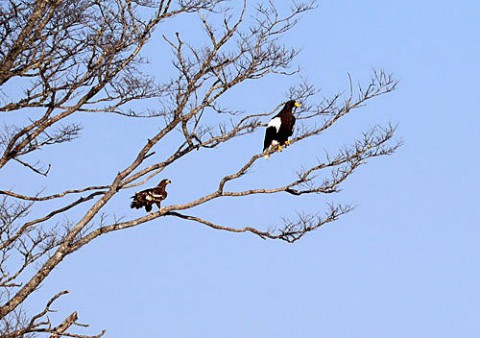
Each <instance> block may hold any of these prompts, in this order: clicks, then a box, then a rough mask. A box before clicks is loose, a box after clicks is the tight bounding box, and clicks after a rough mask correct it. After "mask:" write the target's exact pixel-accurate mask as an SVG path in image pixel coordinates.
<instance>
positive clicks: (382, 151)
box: [0, 0, 399, 338]
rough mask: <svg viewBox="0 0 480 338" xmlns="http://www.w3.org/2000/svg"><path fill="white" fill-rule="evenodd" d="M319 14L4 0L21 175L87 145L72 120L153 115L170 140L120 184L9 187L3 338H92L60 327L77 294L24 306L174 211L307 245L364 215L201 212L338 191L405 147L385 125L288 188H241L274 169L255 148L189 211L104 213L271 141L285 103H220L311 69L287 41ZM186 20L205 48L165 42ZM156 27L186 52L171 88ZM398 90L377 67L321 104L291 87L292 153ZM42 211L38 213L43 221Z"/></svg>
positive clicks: (5, 140) (178, 39)
mask: <svg viewBox="0 0 480 338" xmlns="http://www.w3.org/2000/svg"><path fill="white" fill-rule="evenodd" d="M314 7H315V3H314V2H307V3H297V2H292V4H291V7H290V10H289V11H288V12H287V13H281V12H280V11H279V9H278V8H276V7H275V5H274V2H273V1H270V2H265V1H260V2H259V3H257V4H250V3H249V4H247V1H244V2H243V3H240V2H233V1H226V0H177V1H172V0H161V1H157V0H136V1H135V0H109V1H98V0H79V1H77V0H63V1H61V0H36V1H34V0H9V1H2V2H0V41H1V49H0V85H1V92H0V112H1V113H3V114H18V115H22V116H28V120H26V122H24V123H23V124H22V123H13V124H8V123H4V124H3V126H2V127H1V128H2V130H1V135H0V170H4V169H5V168H6V167H7V166H19V174H18V175H19V178H20V175H23V174H22V171H21V168H25V169H23V173H25V172H33V173H35V174H38V175H41V176H45V177H46V178H45V179H47V180H48V178H49V172H50V165H49V164H46V163H44V162H41V161H32V160H31V158H32V157H31V156H30V155H31V154H32V153H35V152H37V151H38V150H41V149H46V148H48V147H50V146H52V145H55V146H56V149H57V150H56V151H59V152H61V151H62V147H61V146H60V144H62V143H65V142H71V141H73V140H74V139H75V138H77V137H79V135H80V132H81V126H80V125H78V124H76V123H72V122H69V121H70V120H69V119H68V117H70V116H72V115H73V114H80V113H95V114H99V113H105V114H119V115H122V116H126V117H131V118H140V117H143V118H151V119H155V120H156V121H157V123H158V124H159V125H161V128H160V129H159V131H158V132H156V133H155V134H152V135H148V136H147V137H146V138H145V144H144V145H143V146H142V147H141V148H140V149H138V153H137V154H136V156H135V157H134V158H132V159H131V161H130V162H129V164H128V165H126V166H125V167H124V168H123V170H121V171H119V172H118V173H116V175H115V178H114V179H113V180H112V181H111V182H109V183H108V184H99V185H95V186H82V187H71V188H70V189H68V190H64V191H61V192H58V193H55V194H50V195H42V194H41V192H38V191H36V192H30V194H28V193H24V192H19V191H14V189H11V188H8V187H5V184H6V182H4V181H2V183H1V184H2V186H3V187H1V188H2V189H4V190H0V195H2V196H1V201H0V220H1V222H0V270H1V275H0V319H1V325H0V334H1V336H2V337H5V338H6V337H31V336H35V335H41V334H44V335H49V336H50V337H61V336H66V337H87V336H86V335H82V334H77V333H72V332H71V330H72V326H74V325H81V324H78V322H77V314H76V312H73V313H71V314H70V315H68V316H65V317H64V319H63V320H62V321H60V322H59V323H53V322H52V320H51V316H50V313H51V311H52V305H53V304H54V302H55V301H56V300H57V299H58V298H59V297H61V296H62V295H64V294H65V293H67V291H60V292H59V293H58V294H56V295H53V296H52V297H51V299H50V300H49V301H48V302H47V303H46V305H45V306H44V307H43V308H42V309H40V310H38V312H37V310H35V313H34V314H31V312H32V311H31V310H29V311H27V310H26V309H25V308H24V307H22V304H24V302H25V300H26V299H27V298H28V297H29V296H30V295H31V294H32V293H34V292H36V291H37V290H38V288H39V286H40V285H41V284H42V282H43V281H44V280H45V278H47V276H49V274H50V273H51V272H52V271H53V270H54V269H55V268H56V267H57V266H58V264H59V263H60V262H61V261H62V260H63V259H64V258H65V257H66V256H68V255H70V254H71V253H73V252H75V251H76V250H78V249H79V248H81V247H83V246H84V245H86V244H88V243H89V242H91V241H92V240H94V239H95V238H97V237H99V236H103V235H106V234H108V233H110V232H113V231H118V230H122V229H127V228H130V227H134V226H137V225H139V224H142V223H145V222H148V221H151V220H154V219H158V218H161V217H167V216H169V217H172V218H177V219H184V220H189V221H192V222H196V223H199V224H203V225H206V226H208V227H211V228H214V229H218V230H224V231H230V232H250V233H253V234H255V235H258V236H259V237H261V238H263V239H280V240H284V241H287V242H294V241H296V240H298V239H300V238H301V237H302V236H303V235H305V234H306V233H307V232H310V231H313V230H316V229H317V228H319V227H320V226H322V225H323V224H326V223H329V222H332V221H335V220H337V219H338V217H339V216H341V215H342V214H345V213H346V212H348V211H349V210H350V209H351V208H350V207H349V206H345V205H330V206H328V208H327V209H328V210H327V212H326V214H325V215H323V216H319V215H308V214H303V213H299V215H300V216H299V217H298V219H294V220H287V219H284V222H283V224H279V225H278V227H277V228H276V229H265V227H262V226H248V227H244V228H235V227H234V226H232V225H221V224H216V223H215V222H214V221H212V220H208V219H204V218H202V217H200V216H198V215H196V214H195V207H197V206H200V205H208V204H209V203H210V202H212V201H214V200H218V199H224V198H226V197H228V198H229V199H230V200H231V201H232V203H235V200H237V199H238V198H242V197H244V196H249V195H256V194H257V195H258V194H262V195H266V196H270V195H274V194H284V193H286V194H290V195H292V196H295V197H298V198H302V196H303V195H307V194H330V193H333V192H336V191H338V190H339V186H340V185H341V184H342V182H344V181H345V180H346V179H347V178H348V177H349V176H350V175H351V174H352V172H353V171H354V170H355V169H357V168H358V167H359V166H360V165H362V164H364V163H365V162H366V161H367V160H368V159H370V158H373V157H377V156H383V155H389V154H391V153H393V152H394V151H395V149H396V148H397V147H398V146H399V142H395V141H392V137H393V134H394V129H395V128H394V127H392V126H387V127H384V128H382V127H375V128H373V129H372V130H370V131H368V132H365V133H364V134H363V137H362V138H360V139H358V140H356V141H355V142H354V143H353V144H352V145H351V146H349V147H345V148H343V149H339V151H338V153H336V154H331V155H326V156H324V160H318V163H315V165H310V166H305V164H304V163H299V164H298V166H299V168H302V169H299V171H298V174H297V176H296V177H290V178H288V177H287V178H285V182H284V183H283V184H281V185H279V186H277V187H273V188H272V187H269V188H267V187H265V186H257V187H254V188H249V189H245V190H237V189H232V188H231V186H232V182H233V181H236V180H238V179H239V178H241V177H242V176H244V175H246V174H247V173H248V172H249V170H250V169H252V168H253V167H254V166H255V165H256V164H257V163H258V162H259V161H263V155H264V154H262V153H256V150H255V151H252V154H253V155H252V156H251V157H250V158H249V159H248V160H247V161H246V162H245V163H243V164H242V165H241V166H240V167H239V168H238V169H237V170H235V171H233V172H231V173H227V174H225V175H224V176H223V177H220V178H219V179H218V180H217V181H215V182H213V183H212V189H211V192H209V193H207V194H204V195H203V196H200V197H197V198H193V199H188V198H189V196H186V197H185V198H186V199H185V201H184V202H182V203H181V204H176V205H164V206H162V208H161V209H160V210H158V211H156V212H154V213H151V214H146V215H144V216H141V217H138V218H134V219H127V218H125V216H124V215H115V221H112V222H108V221H107V218H105V217H104V210H105V208H106V206H107V205H108V204H109V203H110V202H111V200H112V198H113V197H114V196H116V195H117V194H119V193H120V192H121V191H123V190H125V189H129V188H132V187H137V186H140V185H143V184H145V183H147V182H149V181H150V180H151V179H152V178H154V177H157V176H158V175H159V174H160V173H162V172H163V171H164V170H165V169H166V168H168V167H170V166H172V165H173V164H174V163H176V162H177V161H178V160H179V159H181V158H183V157H185V156H188V155H190V154H192V152H193V151H208V150H209V149H213V148H221V147H222V145H223V144H225V143H226V142H228V141H231V140H234V139H241V138H242V137H244V136H246V135H248V134H252V133H263V132H264V127H265V125H266V123H265V122H266V121H268V117H269V116H270V115H271V114H273V113H274V112H275V111H277V110H278V109H279V108H280V106H281V104H279V105H278V106H276V107H271V110H270V111H268V112H264V113H258V114H248V113H245V112H243V111H242V110H241V109H235V108H231V107H227V106H225V103H223V102H224V101H222V100H220V99H221V98H222V97H223V96H224V94H225V93H227V92H228V91H230V90H231V89H232V88H233V87H235V86H238V85H239V84H241V83H245V82H246V81H247V80H256V79H261V78H264V77H267V76H269V75H272V74H275V76H287V77H288V76H290V75H294V74H297V73H298V72H299V70H298V69H296V68H294V64H293V62H294V59H295V57H296V56H297V54H298V50H296V49H294V48H289V47H287V46H285V45H284V44H283V43H282V36H284V35H285V33H287V32H288V31H289V30H291V29H292V27H294V26H295V25H296V24H297V22H298V20H299V17H300V15H301V14H302V13H304V12H306V11H309V10H311V9H313V8H314ZM186 15H191V16H192V17H194V18H196V19H197V20H198V24H199V25H201V26H202V27H203V30H204V32H205V36H206V40H205V41H204V42H202V44H200V45H198V44H197V45H196V44H195V43H193V42H192V41H188V36H185V34H183V33H173V34H166V33H165V34H163V35H162V25H163V24H164V23H165V22H171V23H172V24H175V18H178V17H182V16H186ZM155 29H157V31H156V32H155V37H158V39H156V43H158V44H160V43H162V42H163V44H164V46H165V53H168V51H169V50H170V51H171V52H172V55H173V63H172V66H173V67H172V69H170V70H169V71H170V72H171V73H173V74H175V75H174V76H172V77H170V78H169V79H168V80H166V81H165V80H162V81H159V80H158V79H156V78H154V77H152V76H149V75H147V74H145V73H146V72H145V69H148V68H147V67H148V65H147V64H146V62H145V61H146V60H145V59H144V58H143V57H142V56H141V54H140V52H141V50H142V48H143V47H144V46H145V45H146V44H147V42H148V41H149V40H150V39H151V38H152V34H153V33H154V30H155ZM159 34H160V35H159ZM169 74H170V73H169ZM396 84H397V83H396V81H395V80H394V79H393V78H392V77H391V76H390V75H389V74H386V73H385V72H383V71H376V72H374V74H373V76H372V78H371V81H370V82H368V83H366V84H363V85H357V86H354V85H353V84H352V81H350V88H348V89H347V90H346V91H344V92H340V93H338V94H336V95H333V97H330V98H321V99H320V100H319V99H318V96H319V95H318V93H317V90H316V89H315V87H314V86H312V85H309V84H307V83H304V82H301V83H299V85H297V86H295V87H291V88H289V89H287V88H286V90H287V91H286V95H285V100H288V99H290V98H294V99H296V100H298V101H300V102H301V103H302V108H301V109H300V110H299V111H298V112H297V114H296V115H297V127H296V133H295V135H294V137H293V139H292V140H291V144H292V145H291V147H292V148H296V147H301V146H302V141H303V140H305V139H308V138H313V137H316V136H318V135H320V134H322V133H323V132H324V131H325V130H327V129H329V128H331V127H332V126H333V125H335V124H336V122H337V121H339V120H340V119H341V118H343V117H345V116H346V115H348V114H350V113H352V112H353V111H354V110H356V109H358V108H360V107H362V106H364V104H365V103H366V102H367V101H369V100H370V99H372V98H375V97H377V96H379V95H383V94H385V93H388V92H390V91H392V90H394V89H395V86H396ZM18 88H23V92H22V93H20V94H19V93H18ZM152 99H154V100H156V101H155V102H156V103H155V106H159V104H160V106H161V109H145V110H142V111H140V110H136V109H135V108H132V107H135V105H131V103H133V102H138V101H146V102H147V104H148V102H150V101H149V100H152ZM174 132H175V133H178V132H180V135H182V136H181V138H182V139H181V141H180V142H179V143H178V144H177V146H176V147H175V148H172V149H168V155H167V156H165V157H160V156H158V155H156V154H155V152H154V151H155V149H156V147H159V146H160V145H161V144H162V141H163V140H164V139H165V138H166V136H167V135H169V134H171V133H174ZM260 148H261V145H259V149H260ZM270 152H273V151H270ZM147 159H149V161H147ZM152 159H153V163H152V162H151V160H152ZM47 162H48V161H47ZM302 166H303V167H302ZM160 176H161V175H160ZM155 180H157V179H155ZM47 182H48V181H47ZM47 184H48V183H47ZM232 197H234V198H232ZM190 198H191V197H190ZM126 203H128V201H127V202H126ZM39 206H40V208H39ZM34 208H37V209H35V210H36V212H35V213H34V212H32V211H33V210H34ZM39 210H40V211H39ZM71 210H79V214H80V213H81V215H82V216H81V217H78V218H70V217H69V218H67V217H66V216H65V214H66V213H67V212H69V211H71ZM84 210H86V211H84ZM39 212H40V214H39ZM66 219H68V221H67V220H66ZM52 224H55V225H54V226H52ZM102 334H103V332H102V333H100V334H98V335H97V336H101V335H102ZM88 337H91V336H88ZM93 337H95V336H93Z"/></svg>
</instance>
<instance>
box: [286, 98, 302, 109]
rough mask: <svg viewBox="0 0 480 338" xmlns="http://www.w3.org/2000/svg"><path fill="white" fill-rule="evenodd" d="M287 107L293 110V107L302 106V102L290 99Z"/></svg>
mask: <svg viewBox="0 0 480 338" xmlns="http://www.w3.org/2000/svg"><path fill="white" fill-rule="evenodd" d="M285 107H286V108H287V109H290V110H292V109H293V107H297V108H298V107H300V103H298V102H297V101H295V100H290V101H288V102H287V103H285Z"/></svg>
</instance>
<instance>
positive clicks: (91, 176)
mask: <svg viewBox="0 0 480 338" xmlns="http://www.w3.org/2000/svg"><path fill="white" fill-rule="evenodd" d="M282 3H283V2H282ZM285 3H286V2H285ZM479 15H480V3H479V2H478V1H467V0H463V1H421V2H419V1H409V0H406V1H401V2H400V1H380V0H368V1H353V0H350V1H347V0H336V1H322V2H321V3H320V4H319V7H318V8H317V9H316V10H315V11H312V12H310V13H307V14H305V15H304V16H303V18H302V21H301V23H300V24H299V25H298V26H297V27H296V28H295V29H294V30H293V31H292V32H290V33H289V34H288V36H287V37H286V42H287V43H289V44H291V45H293V46H295V47H299V48H301V49H302V53H301V54H300V56H299V57H298V59H297V62H298V64H300V65H301V66H302V68H303V70H304V72H305V74H308V79H309V80H310V81H311V82H313V83H315V84H317V85H318V86H319V87H320V88H322V90H323V92H325V93H326V94H331V93H334V92H336V91H338V90H341V89H344V88H346V87H347V86H348V77H347V74H348V73H349V74H351V76H352V77H353V79H354V80H356V79H359V80H367V79H368V77H369V74H370V72H371V70H372V68H373V67H375V68H382V69H385V70H387V71H389V72H393V73H394V74H395V75H396V77H397V78H398V79H399V80H400V84H399V87H398V89H397V90H395V91H394V92H393V93H391V94H389V95H387V96H384V97H381V98H379V99H377V100H374V101H372V102H371V103H370V104H369V105H368V106H367V107H365V108H363V109H362V110H361V111H359V113H358V114H357V113H355V114H354V115H353V116H351V117H349V118H347V119H345V121H341V122H340V123H339V126H338V127H337V128H335V129H334V130H332V131H330V133H331V134H329V135H326V136H325V137H320V138H319V139H318V141H317V142H316V143H309V144H308V147H312V148H310V149H316V147H318V149H319V153H322V151H323V149H334V148H332V145H335V144H337V142H340V143H342V142H348V141H349V140H350V141H351V140H354V139H355V137H357V136H358V135H360V132H361V131H362V130H365V129H368V127H370V126H372V125H375V124H376V123H380V124H386V123H389V122H392V123H398V124H399V127H398V134H397V135H398V137H401V138H402V139H403V140H404V145H403V146H402V147H401V148H400V149H399V150H398V152H397V153H396V154H395V155H393V156H390V157H387V158H380V159H374V160H372V161H370V162H369V163H368V164H367V165H366V166H364V167H362V168H361V169H360V170H359V171H358V172H356V173H355V174H354V175H353V176H352V177H351V179H350V180H348V181H347V182H346V183H345V184H344V185H343V189H344V190H343V192H341V193H340V194H338V195H335V196H327V197H326V198H317V199H315V198H306V199H304V200H301V201H297V200H293V199H291V198H288V197H284V196H279V197H273V198H272V199H271V200H268V201H266V200H265V198H263V199H250V200H248V201H245V202H243V201H242V202H241V203H239V204H218V205H215V206H216V207H215V208H206V209H202V212H203V213H204V215H208V216H211V217H213V218H214V219H216V220H219V221H222V222H231V223H232V225H247V224H248V225H257V224H258V225H269V224H271V223H272V224H274V223H275V222H277V221H278V216H279V215H283V214H285V213H286V214H287V215H294V212H295V210H302V209H303V210H316V209H322V208H323V207H324V206H325V205H324V203H325V202H329V201H332V200H334V201H339V202H346V203H352V204H355V205H356V206H357V208H356V209H355V210H354V211H353V212H351V213H350V214H348V215H346V216H345V217H343V218H342V219H341V220H340V221H338V222H336V223H333V224H329V225H327V226H325V227H324V228H321V229H319V230H318V231H316V232H314V233H312V234H309V235H308V236H306V237H305V238H303V239H302V240H301V241H299V242H297V243H295V244H286V243H283V242H275V241H263V240H261V239H259V238H257V237H254V236H252V235H248V234H237V235H235V234H230V233H223V232H217V231H213V230H212V229H209V228H205V227H202V226H201V225H197V224H193V223H186V222H179V221H177V220H174V219H159V220H155V221H154V222H151V223H147V224H144V225H141V226H139V227H137V228H134V229H130V230H127V231H123V232H119V233H114V234H111V235H108V236H106V237H104V238H101V239H99V240H97V241H94V242H93V243H91V244H90V245H88V246H87V247H85V248H83V249H82V250H80V251H79V252H77V253H76V254H74V255H73V256H72V257H69V258H67V259H66V260H65V261H64V262H63V263H62V264H61V265H60V267H59V269H58V270H57V271H56V272H55V273H54V274H52V275H51V276H50V278H49V279H47V281H46V283H45V284H44V286H43V288H42V289H41V292H40V294H39V295H36V296H35V298H33V299H32V302H33V303H34V304H35V302H37V301H38V302H40V301H43V299H44V298H42V297H45V298H46V297H47V296H48V295H50V293H52V292H56V291H59V290H62V289H65V288H68V289H69V290H70V291H71V292H72V293H71V295H69V296H67V297H64V298H63V299H62V300H61V301H60V303H59V304H58V308H59V309H62V310H63V311H69V310H74V309H76V310H78V312H79V315H80V319H81V321H83V322H86V323H91V324H92V325H91V329H92V330H93V331H98V330H100V329H103V328H106V329H107V334H106V337H175V338H194V337H195V338H197V337H208V338H217V337H218V338H220V337H222V338H223V337H229V338H235V337H276V338H287V337H303V338H319V337H320V338H347V337H348V338H375V337H379V338H380V337H382V338H384V337H389V338H397V337H398V338H402V337H419V338H420V337H421V338H426V337H432V338H433V337H435V338H443V337H445V338H447V337H448V338H451V337H456V338H463V337H465V338H471V337H478V336H480V323H479V321H478V314H479V312H480V309H479V304H480V289H479V287H478V285H480V272H479V266H480V250H479V247H480V229H479V227H478V225H479V223H480V222H479V221H480V219H479V218H480V217H479V216H480V212H479V208H478V207H479V206H480V198H479V197H478V190H479V188H480V183H479V182H480V180H479V179H478V171H479V169H480V160H479V156H478V153H479V151H478V144H479V143H480V135H479V133H478V131H477V129H478V126H479V125H480V118H479V112H478V104H477V102H476V99H477V97H478V77H479V75H480V35H479V32H480V23H479V20H478V17H479ZM156 46H159V47H158V48H160V46H161V44H160V43H156V42H155V41H152V45H151V46H150V47H149V48H150V49H149V50H148V52H149V53H151V55H152V56H154V55H155V53H157V54H161V53H162V51H164V49H159V50H156V49H155V48H157V47H156ZM153 61H155V60H153ZM153 63H154V64H155V62H153ZM265 86H266V87H268V89H267V88H265V92H263V91H262V89H261V88H260V89H259V88H258V87H254V88H255V90H252V94H251V95H247V97H245V96H242V97H234V96H233V95H232V97H231V98H230V99H231V102H232V103H235V104H239V105H240V104H241V105H243V106H242V109H246V110H249V109H252V110H263V111H265V110H267V109H270V108H271V107H272V106H274V105H276V104H277V103H278V101H279V100H282V99H283V98H284V97H283V96H282V95H283V92H284V90H285V89H286V88H282V85H281V84H278V83H268V81H267V82H266V83H265ZM277 87H278V93H275V94H272V95H269V94H268V95H267V94H266V93H269V92H270V90H271V88H277ZM245 92H248V87H247V88H246V89H245V90H244V91H243V93H245ZM243 95H244V94H243ZM127 122H128V121H127V120H125V119H122V118H118V117H111V116H110V117H100V118H99V119H96V120H95V121H94V120H91V119H90V120H88V119H87V120H86V121H83V124H84V126H85V130H84V133H83V136H82V138H81V139H79V140H77V141H75V142H73V143H72V144H69V145H65V146H63V147H64V148H63V150H64V151H68V153H69V161H65V159H64V157H63V159H62V158H58V166H59V169H57V170H60V171H61V170H65V171H66V170H67V169H68V168H69V167H78V166H81V168H82V170H81V171H82V174H81V175H80V176H79V177H76V178H75V179H77V180H78V182H85V184H91V183H92V184H103V183H105V182H108V180H109V179H110V178H111V177H112V172H115V170H118V169H117V168H121V167H122V165H124V164H125V163H127V161H129V160H130V158H131V157H132V156H133V154H134V151H135V149H136V148H135V147H138V146H139V145H140V144H142V143H143V142H144V137H143V134H142V133H143V132H144V131H145V130H154V129H149V128H153V127H152V125H151V122H142V123H140V124H137V127H136V128H132V129H127V130H125V128H126V126H128V124H127ZM119 135H120V136H122V135H125V136H129V137H131V140H132V141H131V142H130V143H131V148H126V149H119V148H120V147H117V146H116V145H115V144H113V143H112V142H113V141H112V140H115V138H118V137H119ZM262 137H263V135H261V134H260V133H257V134H255V135H253V136H252V137H251V138H249V139H248V145H253V146H256V145H257V146H258V149H256V150H255V151H260V147H261V142H262V140H261V139H262ZM93 145H100V149H99V150H98V153H97V154H96V155H95V156H96V157H95V160H94V161H92V162H91V163H85V160H84V157H83V156H84V155H83V153H82V151H84V150H85V149H88V147H91V146H93ZM122 145H123V144H122ZM297 149H298V150H297ZM245 151H246V150H245V148H242V147H240V146H238V147H234V148H232V150H231V151H229V152H227V153H226V154H224V153H222V152H220V151H216V150H215V151H213V152H212V153H211V154H208V155H206V156H205V157H203V158H194V159H192V161H185V162H184V163H183V164H182V165H181V166H178V167H176V168H173V169H172V170H170V171H168V172H166V173H165V175H168V176H169V178H170V179H171V180H172V181H173V183H172V185H171V186H169V193H170V195H169V200H168V201H169V202H171V203H175V202H176V201H180V200H182V198H183V197H184V194H192V195H196V194H198V193H201V192H202V191H205V190H208V189H209V188H210V187H211V185H209V183H211V182H212V181H211V180H209V179H210V178H213V177H214V176H215V174H216V173H222V172H228V171H229V170H232V169H234V168H237V167H238V165H239V164H240V163H241V161H242V160H244V159H245V158H247V157H249V156H251V152H245ZM249 151H251V150H249ZM302 151H305V148H302V147H291V148H288V149H287V150H286V152H285V153H282V154H281V156H285V157H284V158H285V159H286V160H287V159H288V160H291V161H293V162H295V161H296V160H299V159H301V158H302ZM47 154H50V153H48V152H47ZM52 156H55V155H54V154H52ZM67 162H68V163H67ZM212 163H214V164H215V169H212V166H211V164H212ZM279 164H282V158H280V156H276V158H272V159H271V161H270V162H268V163H262V164H261V165H260V167H259V168H258V169H256V170H255V172H254V173H253V174H252V175H253V176H252V178H251V179H252V180H253V181H255V180H261V179H262V175H267V176H268V175H273V176H274V175H275V172H274V170H273V166H276V165H279ZM193 165H195V167H192V166H193ZM288 170H291V169H288ZM209 175H211V176H209ZM264 177H266V176H264ZM60 178H62V177H61V175H60ZM68 179H71V178H70V177H67V176H64V177H63V180H62V179H59V181H58V182H57V183H55V184H54V185H53V186H48V188H47V190H52V191H58V190H59V189H62V187H63V186H64V184H67V183H68ZM249 179H250V178H249ZM27 183H28V181H22V182H19V183H17V187H18V186H20V187H21V186H22V185H23V184H25V185H26V184H27ZM116 203H117V204H115V207H116V208H121V207H125V208H128V205H127V204H126V202H124V201H118V202H116ZM134 212H135V211H130V210H127V211H126V213H128V215H136V214H134ZM289 213H290V214H289ZM251 222H255V223H254V224H251ZM37 297H38V298H37ZM39 304H43V302H42V303H39Z"/></svg>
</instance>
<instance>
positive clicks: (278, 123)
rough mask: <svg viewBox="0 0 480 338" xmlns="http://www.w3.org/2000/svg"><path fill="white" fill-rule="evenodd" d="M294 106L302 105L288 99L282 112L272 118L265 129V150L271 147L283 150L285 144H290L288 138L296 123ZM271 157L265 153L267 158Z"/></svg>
mask: <svg viewBox="0 0 480 338" xmlns="http://www.w3.org/2000/svg"><path fill="white" fill-rule="evenodd" d="M294 107H300V104H299V103H298V102H297V101H295V100H290V101H288V102H287V103H285V106H283V109H282V110H281V111H280V113H278V114H277V115H275V116H274V117H273V118H272V119H271V120H270V122H269V123H268V125H267V130H266V131H265V141H263V151H264V152H265V151H267V150H269V149H270V147H277V149H278V151H282V149H283V146H285V145H287V146H288V145H289V144H290V141H289V140H288V138H289V137H290V136H292V134H293V126H294V125H295V116H293V113H292V110H293V108H294ZM269 157H270V156H269V155H268V154H266V155H265V158H266V159H267V160H268V158H269Z"/></svg>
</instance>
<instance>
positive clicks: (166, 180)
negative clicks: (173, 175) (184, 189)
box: [158, 178, 172, 187]
mask: <svg viewBox="0 0 480 338" xmlns="http://www.w3.org/2000/svg"><path fill="white" fill-rule="evenodd" d="M169 183H172V181H170V180H169V179H168V178H165V179H163V180H162V181H161V182H160V183H159V184H158V185H160V186H162V187H165V186H166V185H167V184H169Z"/></svg>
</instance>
